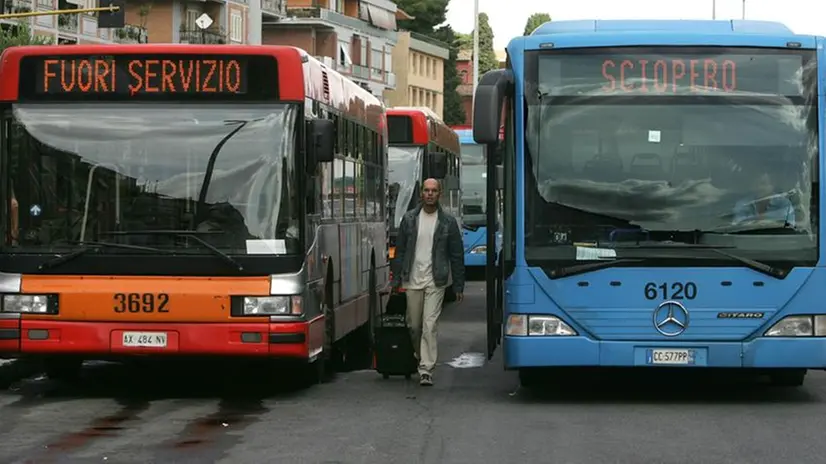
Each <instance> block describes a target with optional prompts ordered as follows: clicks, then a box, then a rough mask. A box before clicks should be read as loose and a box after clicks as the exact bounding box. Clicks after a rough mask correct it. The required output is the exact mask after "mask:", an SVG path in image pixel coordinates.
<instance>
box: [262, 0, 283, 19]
mask: <svg viewBox="0 0 826 464" xmlns="http://www.w3.org/2000/svg"><path fill="white" fill-rule="evenodd" d="M261 12H263V13H264V14H269V15H272V16H279V17H281V16H286V15H287V3H286V1H285V0H261Z"/></svg>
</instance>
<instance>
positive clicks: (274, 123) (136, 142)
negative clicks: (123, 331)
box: [4, 103, 301, 255]
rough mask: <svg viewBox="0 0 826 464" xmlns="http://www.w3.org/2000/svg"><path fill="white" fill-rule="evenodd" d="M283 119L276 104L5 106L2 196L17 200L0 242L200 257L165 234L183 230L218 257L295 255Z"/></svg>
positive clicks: (289, 146) (42, 248)
mask: <svg viewBox="0 0 826 464" xmlns="http://www.w3.org/2000/svg"><path fill="white" fill-rule="evenodd" d="M295 118H296V111H295V108H294V107H293V106H288V105H283V104H266V105H256V104H244V105H237V104H219V105H206V104H174V105H171V104H170V105H165V104H120V103H118V104H81V103H77V104H75V103H72V104H59V105H55V104H36V105H35V104H29V105H27V104H17V105H14V106H13V112H12V124H11V129H10V131H9V132H7V133H6V134H7V135H6V137H8V138H9V140H7V141H4V143H7V144H8V145H7V146H9V147H10V150H9V152H8V159H7V160H5V162H4V165H5V166H8V167H9V171H8V172H9V174H8V176H9V177H8V178H7V179H8V182H7V190H6V199H7V201H9V200H10V201H11V202H12V203H14V202H15V201H16V202H17V204H18V205H19V207H18V210H17V211H18V215H19V217H17V218H12V221H10V223H7V224H6V228H7V230H8V228H9V227H10V224H14V223H15V222H18V224H19V225H18V227H19V229H18V230H17V231H15V230H12V231H11V232H12V233H11V234H10V235H11V237H12V239H13V240H10V241H11V245H13V246H14V247H15V248H16V249H20V250H23V251H25V252H32V253H39V252H54V251H59V250H60V249H65V248H67V247H68V248H71V247H72V246H77V244H78V243H80V242H108V243H120V244H127V245H139V246H143V247H152V248H161V249H166V250H168V249H173V248H174V249H175V250H176V252H178V251H180V252H184V253H196V254H208V253H211V251H210V250H209V249H208V247H206V246H204V245H203V243H201V244H198V245H197V246H192V247H191V248H190V247H188V246H187V247H184V246H183V245H182V242H183V241H184V240H182V236H181V234H180V233H177V234H176V233H168V232H170V231H173V232H181V231H191V232H193V234H194V235H197V236H198V237H200V238H202V239H203V240H204V241H206V242H208V243H209V244H211V245H212V246H214V247H217V248H219V249H221V250H223V251H224V252H225V253H232V254H241V255H245V254H292V253H298V252H300V246H301V243H300V240H299V239H300V237H299V230H300V227H299V223H298V221H299V219H300V213H299V211H298V207H299V203H298V200H297V199H298V198H300V197H301V195H299V192H298V191H297V185H296V179H297V173H296V172H295V171H294V169H295V168H294V167H295V166H296V163H295V162H294V160H293V157H294V153H295V149H294V125H295ZM15 220H16V221H15ZM164 231H166V232H164ZM7 235H9V234H7ZM8 243H9V241H7V244H8ZM102 250H103V251H102V252H104V253H130V251H129V250H128V249H124V247H105V248H103V249H102ZM143 252H144V253H145V251H143Z"/></svg>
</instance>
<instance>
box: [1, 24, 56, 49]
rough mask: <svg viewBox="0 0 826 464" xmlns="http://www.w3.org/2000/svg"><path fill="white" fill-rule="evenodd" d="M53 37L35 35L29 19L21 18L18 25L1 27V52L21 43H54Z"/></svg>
mask: <svg viewBox="0 0 826 464" xmlns="http://www.w3.org/2000/svg"><path fill="white" fill-rule="evenodd" d="M52 44H54V40H53V39H52V38H51V37H44V36H42V35H35V34H33V33H32V28H31V26H29V23H28V21H27V20H25V19H24V20H21V21H19V22H18V23H17V24H16V25H14V26H12V27H9V28H5V29H0V52H2V51H3V50H5V49H7V48H9V47H14V46H19V45H52Z"/></svg>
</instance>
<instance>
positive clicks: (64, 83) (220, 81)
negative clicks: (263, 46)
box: [20, 55, 278, 100]
mask: <svg viewBox="0 0 826 464" xmlns="http://www.w3.org/2000/svg"><path fill="white" fill-rule="evenodd" d="M20 80H21V85H20V87H21V97H23V98H36V99H50V100H52V99H57V100H60V99H77V98H78V97H83V96H87V97H90V98H103V99H106V98H116V99H119V100H122V99H127V100H128V99H138V100H140V99H147V98H167V99H175V98H180V97H190V98H192V97H213V98H215V97H222V98H233V97H235V98H237V97H245V96H252V95H257V96H259V97H261V98H267V97H269V98H271V97H272V95H274V94H275V93H277V92H276V90H275V89H276V88H277V83H278V79H277V70H276V62H275V59H274V58H271V57H265V56H204V55H200V56H189V55H166V56H159V55H152V56H117V55H115V56H105V57H101V56H97V57H92V56H56V57H27V58H25V59H24V61H23V63H21V73H20ZM267 81H268V82H267ZM251 82H252V83H253V84H255V85H254V86H251V85H250V84H251ZM259 83H260V84H261V85H258V84H259ZM265 83H266V84H265Z"/></svg>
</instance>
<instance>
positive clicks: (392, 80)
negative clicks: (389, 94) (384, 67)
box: [384, 72, 396, 89]
mask: <svg viewBox="0 0 826 464" xmlns="http://www.w3.org/2000/svg"><path fill="white" fill-rule="evenodd" d="M384 75H385V76H387V79H385V82H384V83H385V85H386V86H387V88H388V89H395V88H396V75H395V74H394V73H391V72H389V73H384Z"/></svg>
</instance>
